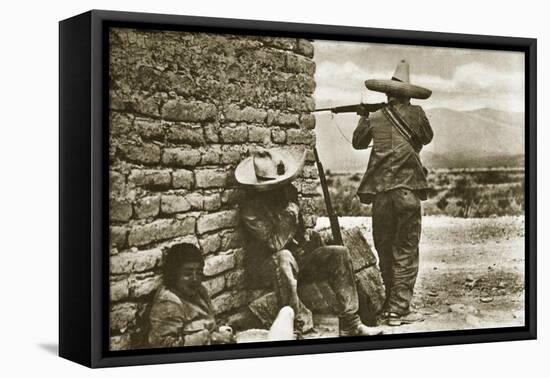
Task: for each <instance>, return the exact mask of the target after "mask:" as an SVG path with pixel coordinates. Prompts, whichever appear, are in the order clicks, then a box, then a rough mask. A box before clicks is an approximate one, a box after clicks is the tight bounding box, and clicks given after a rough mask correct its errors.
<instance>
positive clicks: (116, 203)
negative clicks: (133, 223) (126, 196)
mask: <svg viewBox="0 0 550 378" xmlns="http://www.w3.org/2000/svg"><path fill="white" fill-rule="evenodd" d="M131 217H132V204H131V203H130V202H129V201H127V200H117V199H112V200H111V201H109V218H110V219H111V220H112V221H115V222H126V221H128V220H129V219H130V218H131Z"/></svg>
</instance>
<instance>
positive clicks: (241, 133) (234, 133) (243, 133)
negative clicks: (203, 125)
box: [220, 126, 248, 143]
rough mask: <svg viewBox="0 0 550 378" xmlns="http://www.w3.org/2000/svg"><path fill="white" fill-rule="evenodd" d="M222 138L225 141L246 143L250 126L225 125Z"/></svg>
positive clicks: (221, 133) (221, 132)
mask: <svg viewBox="0 0 550 378" xmlns="http://www.w3.org/2000/svg"><path fill="white" fill-rule="evenodd" d="M220 138H221V141H222V142H223V143H244V142H246V141H247V139H248V127H246V126H236V127H224V128H222V129H221V130H220Z"/></svg>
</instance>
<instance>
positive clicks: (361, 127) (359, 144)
mask: <svg viewBox="0 0 550 378" xmlns="http://www.w3.org/2000/svg"><path fill="white" fill-rule="evenodd" d="M371 141H372V127H371V126H370V121H369V119H368V117H364V116H362V117H361V118H360V119H359V123H358V124H357V127H356V128H355V131H354V132H353V139H352V141H351V142H352V145H353V148H355V149H356V150H364V149H365V148H367V147H368V146H369V144H370V142H371Z"/></svg>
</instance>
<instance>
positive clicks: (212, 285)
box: [202, 276, 225, 297]
mask: <svg viewBox="0 0 550 378" xmlns="http://www.w3.org/2000/svg"><path fill="white" fill-rule="evenodd" d="M202 284H203V286H204V287H205V288H206V291H207V292H208V295H209V296H210V297H213V296H214V295H216V294H218V293H219V292H221V291H222V290H223V289H224V287H225V277H224V276H218V277H214V278H212V279H209V280H206V281H203V283H202Z"/></svg>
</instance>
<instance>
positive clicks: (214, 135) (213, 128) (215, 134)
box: [203, 124, 220, 143]
mask: <svg viewBox="0 0 550 378" xmlns="http://www.w3.org/2000/svg"><path fill="white" fill-rule="evenodd" d="M203 129H204V139H205V141H206V142H208V143H218V142H219V141H220V136H219V131H220V126H219V125H218V124H209V125H206V126H204V128H203Z"/></svg>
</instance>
